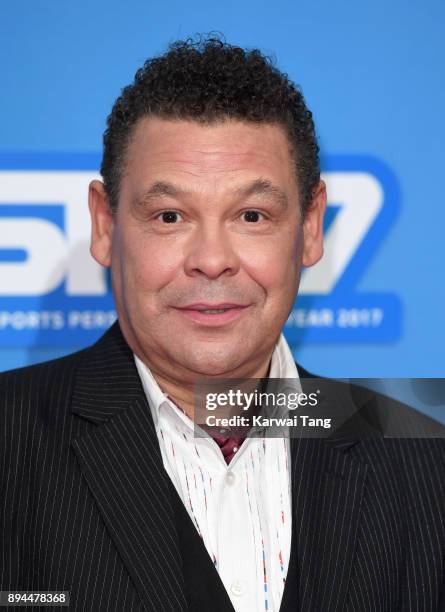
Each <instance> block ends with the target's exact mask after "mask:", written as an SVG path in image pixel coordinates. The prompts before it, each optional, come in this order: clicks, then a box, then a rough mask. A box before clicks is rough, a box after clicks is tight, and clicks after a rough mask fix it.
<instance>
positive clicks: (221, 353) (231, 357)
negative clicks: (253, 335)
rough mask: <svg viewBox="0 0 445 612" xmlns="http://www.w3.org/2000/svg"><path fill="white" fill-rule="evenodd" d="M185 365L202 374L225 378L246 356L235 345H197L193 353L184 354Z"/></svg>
mask: <svg viewBox="0 0 445 612" xmlns="http://www.w3.org/2000/svg"><path fill="white" fill-rule="evenodd" d="M184 357H185V359H184V361H183V365H184V366H185V367H187V369H190V370H193V371H194V372H197V373H199V374H200V375H201V376H212V377H220V378H224V376H225V375H226V374H227V373H228V372H230V371H232V370H233V369H235V368H237V367H238V366H239V365H240V364H241V363H243V361H244V360H245V357H243V356H242V355H241V354H240V351H239V350H237V349H235V348H234V347H231V348H228V347H224V346H221V347H218V346H215V345H213V346H199V345H198V346H196V348H195V349H194V350H193V353H192V354H189V355H184Z"/></svg>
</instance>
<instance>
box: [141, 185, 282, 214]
mask: <svg viewBox="0 0 445 612" xmlns="http://www.w3.org/2000/svg"><path fill="white" fill-rule="evenodd" d="M233 194H234V195H235V196H236V197H239V198H249V197H252V196H268V197H272V198H273V199H274V200H275V201H276V202H277V203H278V204H279V205H280V206H281V207H282V208H283V209H284V210H286V208H287V207H288V203H289V202H288V198H287V195H286V193H285V192H284V191H283V190H282V189H281V188H280V187H278V186H277V185H274V184H273V183H272V182H271V181H270V180H269V179H262V178H259V179H255V180H254V181H252V182H251V183H249V184H248V185H245V186H244V187H239V188H237V189H235V190H234V192H233ZM186 195H190V192H189V191H187V190H185V189H181V188H180V187H177V186H175V185H173V184H172V183H168V182H166V181H156V182H155V183H153V185H151V186H150V187H149V188H148V189H147V190H145V191H144V192H142V193H141V194H140V195H139V196H138V197H137V198H136V199H135V202H134V203H135V204H136V205H137V206H143V205H149V204H150V202H151V201H153V200H154V199H156V198H158V197H170V198H180V197H181V196H186Z"/></svg>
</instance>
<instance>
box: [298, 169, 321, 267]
mask: <svg viewBox="0 0 445 612" xmlns="http://www.w3.org/2000/svg"><path fill="white" fill-rule="evenodd" d="M326 200H327V198H326V185H325V183H324V181H320V182H319V183H318V185H317V186H316V187H315V189H314V191H313V194H312V200H311V203H310V205H309V208H308V210H307V211H306V216H305V218H304V222H303V236H304V246H303V265H304V266H306V267H309V266H313V265H314V264H316V263H317V261H319V260H320V259H321V257H322V256H323V218H324V213H325V211H326Z"/></svg>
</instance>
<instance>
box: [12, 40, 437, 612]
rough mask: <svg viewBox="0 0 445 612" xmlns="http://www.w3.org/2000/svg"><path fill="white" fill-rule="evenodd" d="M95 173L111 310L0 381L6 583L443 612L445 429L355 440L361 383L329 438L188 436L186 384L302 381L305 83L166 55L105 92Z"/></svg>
mask: <svg viewBox="0 0 445 612" xmlns="http://www.w3.org/2000/svg"><path fill="white" fill-rule="evenodd" d="M101 173H102V177H103V183H102V182H100V181H93V182H92V183H91V185H90V192H89V207H90V212H91V219H92V239H91V252H92V255H93V257H94V258H95V259H96V260H97V261H98V262H99V263H100V264H101V265H103V266H106V267H111V273H112V284H113V292H114V297H115V302H116V307H117V312H118V323H116V324H115V325H114V326H113V327H112V328H111V330H109V331H108V332H107V333H106V334H105V336H104V337H103V338H102V339H100V340H99V342H98V343H97V344H96V345H94V346H93V347H91V348H88V349H85V350H84V351H81V352H80V353H77V354H74V355H71V356H68V357H65V358H63V359H59V360H56V361H53V362H50V363H47V364H41V365H37V366H33V367H30V368H25V369H23V370H18V371H14V372H9V373H6V374H4V375H2V377H1V379H0V381H1V382H0V385H1V386H0V389H1V395H0V398H1V400H0V401H1V402H2V403H1V419H2V430H1V431H2V432H3V433H2V435H1V437H0V439H1V447H2V448H1V452H0V458H1V461H2V472H0V474H1V481H0V483H1V487H2V489H1V491H2V503H1V506H0V507H1V515H0V516H1V523H0V528H1V533H2V557H1V567H0V586H1V589H3V590H34V591H47V590H63V591H70V597H71V607H72V608H73V609H75V610H142V609H144V610H150V611H161V610H172V611H173V610H174V611H179V610H195V611H203V612H204V611H207V610H219V611H225V610H227V611H228V610H234V609H235V610H236V611H237V612H239V611H246V612H250V611H252V612H253V611H257V610H258V611H260V610H269V611H274V612H278V610H282V611H287V610H303V611H308V610H313V611H321V610H323V611H327V610H354V611H355V610H357V611H364V610H382V611H383V610H411V611H414V610H416V611H417V610H422V611H426V610H437V609H439V608H440V606H442V604H443V575H444V566H443V564H444V550H445V548H444V545H445V515H444V505H445V504H444V481H443V477H442V474H443V473H444V467H445V465H444V464H445V461H444V457H445V453H444V443H443V440H441V439H429V440H416V439H409V440H399V439H392V440H390V439H383V438H382V436H378V435H377V436H375V435H373V436H370V437H365V438H364V439H361V440H360V439H356V437H355V438H354V436H353V435H350V434H351V431H352V434H356V433H357V431H358V433H359V434H360V433H361V432H362V431H363V430H364V429H366V427H368V426H369V427H370V428H371V429H372V430H373V431H374V428H373V418H374V413H373V411H372V409H371V407H372V406H373V403H372V402H373V400H369V397H368V396H367V399H366V403H365V402H364V401H363V400H360V401H359V404H360V411H359V412H360V415H362V416H360V418H359V419H358V420H354V419H352V421H351V422H352V423H353V426H352V429H351V426H350V429H345V431H344V432H343V435H342V436H334V437H331V438H329V439H300V438H299V439H292V440H291V441H290V440H288V439H285V438H281V439H280V438H276V439H264V438H263V439H262V438H255V437H247V438H245V439H242V438H240V439H236V440H234V439H233V436H229V437H227V436H226V437H225V436H224V431H223V432H219V433H220V434H221V435H219V436H216V435H215V436H214V439H212V438H210V437H208V436H207V437H203V438H198V437H196V436H195V435H194V429H193V417H194V385H195V383H196V382H197V381H198V380H199V379H202V378H205V379H207V380H215V381H217V380H219V379H232V378H234V379H252V378H253V379H258V378H267V377H270V378H281V379H287V378H290V379H298V377H299V375H300V376H302V377H303V376H306V375H307V373H305V371H304V370H303V369H302V368H300V367H298V369H297V367H296V365H295V363H294V362H293V359H292V356H291V353H290V350H289V347H288V346H287V344H286V341H285V339H284V337H283V336H281V335H280V334H281V329H282V327H283V325H284V323H285V321H286V319H287V317H288V314H289V312H290V310H291V307H292V304H293V302H294V299H295V296H296V293H297V290H298V284H299V278H300V271H301V268H302V266H311V265H313V264H315V263H316V262H317V261H318V260H319V259H320V257H321V256H322V221H323V214H324V211H325V207H326V190H325V185H324V183H323V182H322V181H320V171H319V160H318V146H317V143H316V138H315V133H314V126H313V122H312V116H311V113H310V112H309V110H308V109H307V108H306V105H305V102H304V100H303V97H302V95H301V93H300V92H299V91H298V89H297V88H296V87H295V86H294V85H293V84H292V83H291V82H290V81H289V80H288V79H287V77H286V76H285V75H283V74H282V73H280V72H279V71H278V70H277V69H276V68H274V67H273V66H272V65H271V63H270V62H269V61H268V60H267V59H265V58H264V57H263V56H262V55H261V54H260V53H259V52H258V51H251V52H246V51H243V50H242V49H239V48H237V47H232V46H230V45H227V44H225V43H223V42H221V41H219V40H215V39H208V40H204V41H202V42H200V43H197V44H194V43H191V42H180V43H177V44H174V45H172V47H171V48H170V49H169V50H168V52H167V53H166V54H164V55H163V56H160V57H157V58H154V59H152V60H150V61H148V62H146V64H145V65H144V67H143V68H142V69H141V70H139V71H138V72H137V74H136V78H135V81H134V83H133V84H132V85H130V86H129V87H127V88H125V89H124V90H123V91H122V95H121V96H120V97H119V98H118V100H117V101H116V103H115V105H114V107H113V109H112V112H111V114H110V116H109V118H108V127H107V130H106V132H105V136H104V156H103V163H102V168H101ZM365 404H366V405H365ZM362 408H363V409H362ZM363 415H365V416H364V418H363ZM366 415H368V416H369V418H367V416H366ZM357 427H358V430H357ZM345 432H346V433H345ZM441 598H442V599H441Z"/></svg>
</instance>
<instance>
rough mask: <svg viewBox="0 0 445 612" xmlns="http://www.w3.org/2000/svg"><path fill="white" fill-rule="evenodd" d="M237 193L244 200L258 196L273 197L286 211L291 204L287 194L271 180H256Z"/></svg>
mask: <svg viewBox="0 0 445 612" xmlns="http://www.w3.org/2000/svg"><path fill="white" fill-rule="evenodd" d="M235 193H236V194H237V195H238V196H240V197H244V198H248V197H251V196H256V195H260V196H261V195H265V196H268V197H272V198H273V199H274V200H276V201H277V203H278V204H279V205H280V206H281V207H282V208H283V209H284V210H285V209H286V208H287V206H288V204H289V201H288V198H287V195H286V193H285V192H284V191H283V190H282V189H281V188H280V187H278V186H277V185H274V184H273V183H272V182H271V181H269V179H256V180H255V181H253V182H252V183H250V185H247V186H246V187H241V188H239V189H237V190H236V192H235Z"/></svg>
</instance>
